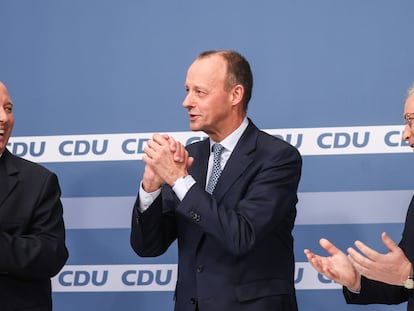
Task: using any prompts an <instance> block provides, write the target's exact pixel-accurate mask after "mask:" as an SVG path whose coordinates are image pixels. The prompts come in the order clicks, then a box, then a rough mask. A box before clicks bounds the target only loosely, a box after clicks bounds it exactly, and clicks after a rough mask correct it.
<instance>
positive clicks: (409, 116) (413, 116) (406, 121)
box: [404, 113, 414, 128]
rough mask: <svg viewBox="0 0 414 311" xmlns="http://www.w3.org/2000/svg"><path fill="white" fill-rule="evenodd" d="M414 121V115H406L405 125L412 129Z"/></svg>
mask: <svg viewBox="0 0 414 311" xmlns="http://www.w3.org/2000/svg"><path fill="white" fill-rule="evenodd" d="M412 120H414V113H406V114H405V116H404V124H405V125H408V126H409V127H410V128H411V126H412V125H413V124H412V123H411V121H412Z"/></svg>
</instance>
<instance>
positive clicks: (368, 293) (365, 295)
mask: <svg viewBox="0 0 414 311" xmlns="http://www.w3.org/2000/svg"><path fill="white" fill-rule="evenodd" d="M343 294H344V297H345V300H346V302H347V303H349V304H362V305H366V304H387V305H390V304H400V303H402V302H405V301H407V300H408V297H409V295H410V291H409V290H408V289H406V288H404V287H403V286H396V285H389V284H385V283H382V282H378V281H373V280H369V279H367V278H365V277H362V278H361V292H360V294H355V293H352V292H350V291H349V290H348V289H347V288H346V287H343Z"/></svg>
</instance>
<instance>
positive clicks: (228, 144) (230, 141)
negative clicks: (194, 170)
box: [210, 117, 249, 152]
mask: <svg viewBox="0 0 414 311" xmlns="http://www.w3.org/2000/svg"><path fill="white" fill-rule="evenodd" d="M248 125H249V120H248V119H247V117H245V118H244V119H243V121H242V123H241V124H240V126H239V127H238V128H237V129H236V130H235V131H234V132H233V133H231V134H230V135H228V136H227V137H226V138H224V139H223V140H222V141H221V142H220V145H222V146H223V147H224V148H225V150H227V151H230V152H233V149H234V147H236V145H237V142H238V141H239V139H240V137H241V136H242V135H243V132H244V130H245V129H246V128H247V126H248ZM215 143H216V142H215V141H213V140H212V139H210V150H211V147H212V146H213V144H215Z"/></svg>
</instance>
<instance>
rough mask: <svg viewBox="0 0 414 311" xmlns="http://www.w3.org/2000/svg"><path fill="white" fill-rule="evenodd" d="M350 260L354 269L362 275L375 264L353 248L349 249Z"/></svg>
mask: <svg viewBox="0 0 414 311" xmlns="http://www.w3.org/2000/svg"><path fill="white" fill-rule="evenodd" d="M348 258H349V259H350V260H351V262H352V264H353V265H354V267H355V268H356V269H357V270H358V271H359V272H360V273H362V274H365V273H366V271H367V270H369V268H370V266H372V264H373V261H372V260H371V259H369V258H367V257H365V256H363V255H361V254H360V253H358V252H357V251H356V250H355V249H353V248H352V247H349V248H348Z"/></svg>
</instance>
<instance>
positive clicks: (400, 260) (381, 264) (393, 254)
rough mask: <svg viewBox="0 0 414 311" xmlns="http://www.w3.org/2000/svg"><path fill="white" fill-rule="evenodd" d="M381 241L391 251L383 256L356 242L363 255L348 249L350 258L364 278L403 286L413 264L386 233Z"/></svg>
mask: <svg viewBox="0 0 414 311" xmlns="http://www.w3.org/2000/svg"><path fill="white" fill-rule="evenodd" d="M381 239H382V242H383V243H384V245H385V246H386V247H387V249H388V250H389V252H388V253H386V254H381V253H379V252H377V251H375V250H374V249H372V248H370V247H368V246H367V245H366V244H364V243H362V242H361V241H355V246H356V248H358V250H359V251H360V252H361V253H362V255H361V254H360V253H359V252H357V251H356V250H355V249H353V248H348V254H349V256H348V257H349V259H350V261H351V262H352V264H353V265H354V267H355V268H356V269H357V270H358V271H359V273H360V274H362V275H363V276H365V277H367V278H369V279H372V280H376V281H380V282H384V283H387V284H391V285H400V286H402V284H403V282H404V281H405V280H406V279H407V276H408V275H409V274H410V270H411V262H410V261H409V260H408V258H407V257H406V256H405V254H404V252H403V251H402V249H401V248H400V247H399V246H398V245H397V244H396V243H395V242H394V241H393V240H392V239H391V238H390V237H389V236H388V235H387V234H386V233H385V232H383V233H382V235H381Z"/></svg>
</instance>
